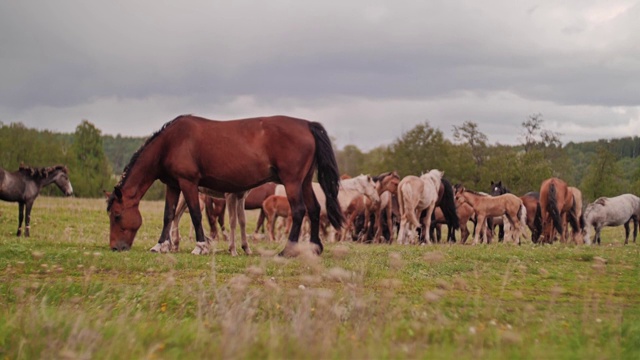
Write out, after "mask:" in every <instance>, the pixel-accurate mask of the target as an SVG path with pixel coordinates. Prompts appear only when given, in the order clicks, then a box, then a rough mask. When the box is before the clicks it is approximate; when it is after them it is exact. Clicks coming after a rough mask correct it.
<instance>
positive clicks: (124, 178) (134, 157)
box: [107, 114, 189, 211]
mask: <svg viewBox="0 0 640 360" xmlns="http://www.w3.org/2000/svg"><path fill="white" fill-rule="evenodd" d="M184 116H189V114H186V115H180V116H178V117H176V118H175V119H173V120H171V121H169V122H167V123H165V124H164V125H162V127H161V128H160V130H158V131H156V132H154V133H153V134H152V135H151V136H150V137H149V138H148V139H147V140H146V141H145V142H144V144H142V146H140V148H138V150H136V152H135V153H133V155H132V156H131V160H129V163H128V164H127V165H126V166H125V167H124V170H122V176H121V177H120V181H118V183H117V184H116V186H115V188H114V190H115V191H113V192H112V193H111V195H110V196H109V199H107V211H109V209H111V205H112V204H113V201H114V200H115V193H116V191H118V192H119V190H120V189H121V188H122V186H124V184H125V182H126V181H127V178H128V177H129V170H131V168H133V166H134V165H135V164H136V161H137V160H138V158H139V157H140V154H141V153H142V151H143V150H144V149H145V148H146V147H147V145H149V144H150V143H151V142H152V141H153V140H155V139H156V138H157V137H158V136H159V135H160V133H162V132H163V131H164V129H166V128H167V127H169V126H171V124H173V123H174V122H176V121H177V120H178V119H180V118H182V117H184Z"/></svg>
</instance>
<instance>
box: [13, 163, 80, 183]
mask: <svg viewBox="0 0 640 360" xmlns="http://www.w3.org/2000/svg"><path fill="white" fill-rule="evenodd" d="M55 171H63V172H64V173H65V174H67V173H69V170H68V169H67V167H66V166H64V165H54V166H49V167H41V168H37V167H31V166H27V165H24V164H23V163H20V166H19V167H18V172H20V173H21V174H24V175H27V176H29V177H30V178H33V179H46V178H47V177H49V174H51V173H52V172H55Z"/></svg>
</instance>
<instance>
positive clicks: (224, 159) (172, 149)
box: [0, 115, 640, 256]
mask: <svg viewBox="0 0 640 360" xmlns="http://www.w3.org/2000/svg"><path fill="white" fill-rule="evenodd" d="M316 170H317V182H316V181H314V175H316ZM155 180H160V181H162V182H163V183H164V184H165V185H166V197H165V208H164V217H163V227H162V231H161V234H160V238H159V240H158V243H157V244H156V245H155V246H154V247H153V248H152V249H151V251H154V252H169V251H178V249H179V244H180V235H179V231H178V228H179V226H178V225H179V221H180V218H181V216H182V215H183V214H184V213H185V211H186V210H187V209H188V211H189V214H190V217H191V223H192V226H193V227H192V228H193V230H194V232H195V238H196V246H195V248H194V250H193V251H192V253H193V254H198V255H199V254H207V253H209V252H210V244H211V240H212V239H215V238H217V237H220V234H225V229H224V215H225V210H226V211H227V212H228V215H229V222H230V224H229V233H228V241H229V251H230V252H231V254H232V255H234V256H235V255H237V250H236V246H235V229H236V226H237V225H239V226H240V234H241V240H242V249H243V250H244V251H245V253H247V254H251V249H250V246H249V242H248V241H247V236H246V218H245V210H251V209H259V210H260V215H259V218H258V223H257V224H256V229H255V233H256V234H257V233H258V232H259V231H261V230H263V231H265V230H266V233H267V234H268V236H269V239H270V240H271V241H275V240H276V219H277V218H278V217H282V218H284V219H285V224H286V225H285V231H286V233H288V241H287V243H286V245H285V247H284V249H283V250H282V252H281V253H280V254H281V255H294V254H295V252H296V250H295V244H296V243H297V242H298V240H299V238H300V237H301V234H303V233H304V234H305V236H308V238H309V241H310V243H311V244H313V245H314V249H315V252H316V253H317V254H320V253H322V251H323V245H322V242H321V239H320V231H321V230H322V234H323V237H324V238H325V239H331V237H330V236H331V235H329V233H332V234H333V239H334V240H336V241H346V240H357V241H366V242H387V243H391V242H393V239H394V237H396V238H397V242H398V243H399V244H431V243H432V242H433V241H440V227H441V226H442V225H443V224H444V225H446V226H447V230H448V235H447V242H456V241H457V240H456V236H455V232H456V231H457V230H460V236H461V237H460V242H461V243H466V241H467V239H468V237H469V235H470V232H469V229H468V227H467V226H468V223H469V222H471V223H472V224H473V225H474V230H473V242H472V243H473V244H474V245H475V244H479V243H481V242H485V243H489V242H491V241H492V239H493V238H494V229H495V227H496V226H498V228H499V232H498V240H499V241H503V240H504V241H505V242H507V241H511V242H513V243H517V244H520V243H521V240H522V238H526V231H525V229H526V228H528V229H529V230H530V240H531V241H532V242H533V243H540V244H545V243H552V242H554V241H555V240H556V239H558V238H559V240H560V241H561V242H567V241H569V240H568V239H569V238H571V241H573V242H575V243H577V244H580V243H582V242H583V241H586V243H588V244H590V243H591V241H592V237H591V229H594V231H595V234H594V235H593V242H594V243H597V244H600V240H601V239H600V233H601V230H602V228H603V227H605V226H619V225H624V226H625V231H626V234H625V244H627V243H628V240H629V233H630V228H629V226H630V223H631V222H632V221H633V225H634V234H633V241H634V242H635V240H636V236H637V229H638V219H639V218H640V198H638V197H637V196H635V195H633V194H624V195H620V196H616V197H612V198H606V197H601V198H599V199H597V200H596V201H594V202H593V203H590V204H588V205H587V206H586V207H584V208H583V204H582V194H581V192H580V190H579V189H577V188H575V187H570V186H568V185H567V183H566V182H565V181H563V180H562V179H559V178H555V177H554V178H550V179H547V180H545V181H543V182H542V183H541V186H540V189H539V192H530V193H526V194H524V195H522V196H517V195H514V194H511V192H510V191H509V190H508V189H507V188H506V187H505V186H504V185H503V184H502V182H501V181H498V182H497V183H494V182H492V183H491V188H490V191H489V192H488V193H484V192H480V191H474V190H470V189H467V188H466V187H465V186H463V185H461V184H456V185H455V186H453V185H452V184H451V183H450V182H449V180H447V179H446V178H445V177H444V171H441V170H438V169H432V170H430V171H428V172H426V173H424V174H422V175H421V176H413V175H408V176H405V177H403V178H401V177H400V176H399V174H398V173H397V172H395V171H391V172H385V173H382V174H379V175H377V176H369V175H360V176H356V177H353V178H349V177H348V176H342V177H341V176H340V175H339V171H338V166H337V162H336V159H335V155H334V152H333V149H332V146H331V140H330V138H329V135H328V134H327V132H326V130H325V129H324V127H323V126H322V125H321V124H319V123H317V122H310V121H307V120H302V119H296V118H291V117H286V116H273V117H260V118H251V119H241V120H232V121H215V120H209V119H204V118H201V117H196V116H192V115H182V116H178V117H177V118H175V119H173V120H171V121H169V122H167V123H166V124H164V125H163V126H162V128H161V129H160V130H158V131H157V132H155V133H154V134H153V135H152V136H151V137H149V138H148V139H147V140H146V141H145V143H144V144H143V145H142V146H141V147H140V148H139V149H138V150H137V151H136V152H135V153H134V154H133V156H132V158H131V160H130V161H129V163H128V164H127V166H125V168H124V171H123V174H122V177H121V178H120V181H119V182H118V183H117V184H116V186H115V187H114V189H113V191H111V192H105V196H106V198H107V212H108V214H109V227H110V234H109V244H110V248H111V249H112V250H114V251H121V250H128V249H129V248H131V246H132V244H133V241H134V238H135V236H136V233H137V231H138V229H139V228H140V226H141V225H142V217H141V214H140V211H139V209H138V207H139V203H140V201H141V198H142V196H143V195H144V194H145V193H146V191H147V190H148V189H149V187H150V186H151V184H152V183H153V182H154V181H155ZM51 183H55V184H56V185H57V186H58V187H59V188H60V190H61V191H62V192H64V193H65V194H66V195H71V194H72V193H73V190H72V187H71V183H70V181H69V178H68V170H67V168H66V167H64V166H54V167H48V168H31V167H27V166H23V165H21V166H20V168H19V169H18V171H16V172H13V173H11V172H7V171H5V170H2V169H0V199H2V200H5V201H13V202H18V203H19V209H20V212H19V223H18V232H17V235H18V236H20V235H21V233H22V222H23V217H25V218H26V220H25V225H26V228H25V233H24V234H25V236H29V224H30V212H31V207H32V206H33V202H34V200H35V198H36V197H37V196H38V193H39V191H40V189H42V187H44V186H46V185H48V184H51ZM25 208H26V212H24V209H25ZM203 213H206V215H207V220H208V222H209V225H210V227H211V231H210V233H209V236H206V235H205V233H204V228H203V226H202V215H203ZM265 222H266V227H265V226H264V225H263V224H264V223H265ZM218 225H219V226H220V228H221V229H220V231H218V229H217V227H218ZM505 231H506V232H507V234H505ZM224 236H225V237H227V235H224Z"/></svg>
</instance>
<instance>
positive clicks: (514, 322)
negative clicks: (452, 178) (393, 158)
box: [0, 197, 640, 359]
mask: <svg viewBox="0 0 640 360" xmlns="http://www.w3.org/2000/svg"><path fill="white" fill-rule="evenodd" d="M162 211H163V203H161V202H142V203H141V212H142V215H143V218H144V224H143V226H142V228H141V229H140V231H139V233H138V235H137V238H136V241H135V243H134V246H133V248H132V250H131V251H129V252H125V253H113V252H111V251H110V250H109V249H108V231H109V229H108V219H107V215H106V211H105V203H104V201H103V200H99V199H96V200H89V199H63V198H47V197H42V198H39V199H38V200H37V201H36V205H35V207H34V210H33V213H32V226H31V234H32V237H31V238H27V239H25V238H16V237H15V232H16V228H17V204H12V203H5V202H2V203H0V280H1V281H0V304H1V307H0V309H1V310H0V356H2V357H3V358H8V359H34V358H92V359H109V358H122V357H126V358H136V359H177V358H260V359H263V358H264V359H281V358H304V359H306V358H309V359H317V358H321V359H344V358H376V359H379V358H382V359H385V358H389V359H404V358H407V359H413V358H431V357H433V358H465V359H466V358H474V359H475V358H490V359H494V358H495V359H511V358H535V359H538V358H566V359H592V358H597V359H600V358H629V359H631V358H639V357H640V297H639V295H640V286H638V281H639V280H638V279H639V275H640V260H639V259H640V254H639V252H640V251H639V250H640V246H639V244H634V243H631V244H629V245H627V246H624V245H622V243H623V241H624V238H623V236H624V233H623V230H622V228H607V229H605V231H604V232H603V235H602V239H603V245H601V246H592V247H587V246H572V245H562V244H557V243H556V244H554V245H551V246H534V245H532V244H524V245H522V246H519V247H518V246H514V245H505V244H492V245H488V246H487V245H481V246H475V247H474V246H462V245H453V246H449V245H434V246H399V245H363V244H355V243H330V244H325V253H324V254H323V255H322V256H321V257H315V256H311V255H306V254H305V253H303V254H302V255H301V256H299V257H297V258H293V259H283V258H280V257H277V256H273V254H275V253H276V251H277V250H279V249H281V248H282V246H283V244H271V243H268V242H266V241H263V240H260V241H254V242H252V243H251V246H252V249H253V250H254V253H255V254H256V255H252V256H246V255H240V256H238V257H231V256H230V255H229V254H228V252H227V251H226V244H225V243H223V242H218V243H217V244H216V246H215V248H216V250H217V252H216V254H215V255H213V256H194V255H191V254H190V251H191V250H192V248H193V241H192V240H188V239H186V238H185V239H183V242H182V243H181V244H182V245H181V246H182V249H181V251H180V252H179V253H177V254H163V255H159V254H152V253H149V252H148V249H149V248H151V247H152V246H153V245H154V244H155V242H156V241H157V237H158V236H159V234H160V227H161V219H162ZM255 218H256V214H255V213H251V214H250V215H249V226H248V230H249V231H250V232H251V231H253V227H254V224H255ZM188 223H189V222H188V220H183V222H182V224H181V231H182V235H183V237H187V235H188V233H189V224H188Z"/></svg>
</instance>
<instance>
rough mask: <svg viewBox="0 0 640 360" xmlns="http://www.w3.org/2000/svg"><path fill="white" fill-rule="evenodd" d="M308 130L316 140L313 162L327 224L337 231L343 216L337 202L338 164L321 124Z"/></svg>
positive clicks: (311, 126) (315, 124)
mask: <svg viewBox="0 0 640 360" xmlns="http://www.w3.org/2000/svg"><path fill="white" fill-rule="evenodd" d="M309 130H310V131H311V134H313V137H314V139H315V140H316V153H315V160H316V164H317V166H318V182H319V183H320V187H321V188H322V191H324V194H325V196H326V205H327V216H328V217H329V222H330V223H331V225H333V227H334V228H335V229H336V230H338V229H340V228H342V223H343V222H344V216H343V215H342V210H341V209H340V203H339V202H338V190H339V188H340V172H339V171H338V163H337V161H336V156H335V154H334V153H333V147H332V146H331V139H329V135H328V134H327V131H326V130H325V129H324V126H322V124H320V123H317V122H310V123H309Z"/></svg>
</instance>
